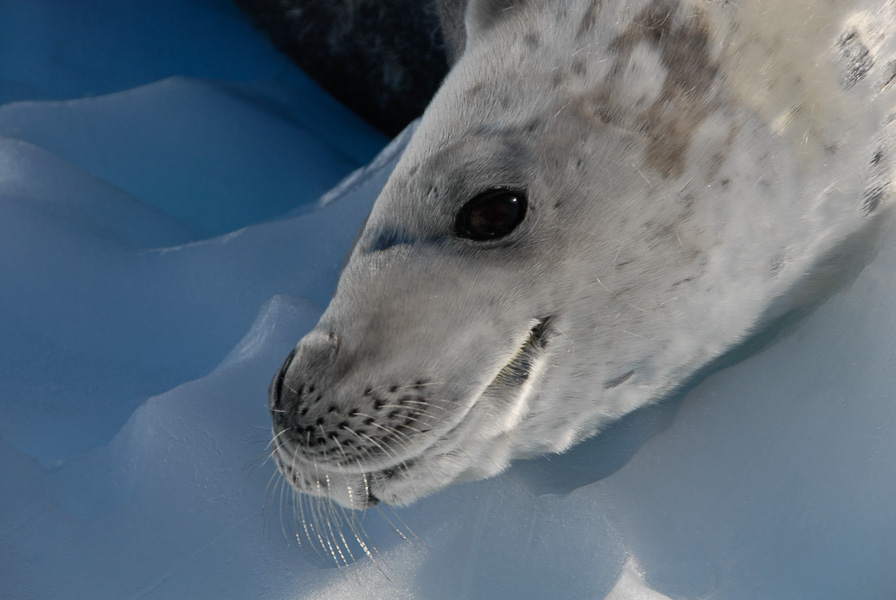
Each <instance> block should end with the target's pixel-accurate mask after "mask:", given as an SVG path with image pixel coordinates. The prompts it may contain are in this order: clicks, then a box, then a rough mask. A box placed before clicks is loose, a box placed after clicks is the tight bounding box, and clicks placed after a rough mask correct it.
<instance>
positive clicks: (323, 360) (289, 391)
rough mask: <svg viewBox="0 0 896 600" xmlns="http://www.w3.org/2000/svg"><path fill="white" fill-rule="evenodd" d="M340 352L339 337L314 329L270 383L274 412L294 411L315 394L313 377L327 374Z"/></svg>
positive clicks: (330, 331) (270, 402)
mask: <svg viewBox="0 0 896 600" xmlns="http://www.w3.org/2000/svg"><path fill="white" fill-rule="evenodd" d="M338 351H339V336H338V334H337V333H336V332H335V331H334V330H329V331H321V330H318V329H315V330H314V331H312V332H311V333H309V334H308V335H306V336H305V337H304V338H302V341H300V342H299V344H298V345H297V346H296V347H295V348H293V349H292V351H291V352H290V353H289V354H288V355H287V357H286V360H284V361H283V364H281V365H280V369H279V370H278V371H277V374H276V375H275V376H274V379H273V380H272V381H271V385H270V387H269V388H268V401H269V407H270V409H271V411H278V412H281V413H282V411H284V410H290V409H292V410H295V409H296V408H298V404H299V402H300V400H301V399H302V398H303V395H304V396H305V399H306V400H307V399H308V394H303V392H313V391H314V389H315V385H314V382H313V381H310V378H311V377H313V374H320V373H326V372H327V369H328V368H329V367H330V366H331V365H332V364H333V361H334V360H335V358H336V354H337V352H338Z"/></svg>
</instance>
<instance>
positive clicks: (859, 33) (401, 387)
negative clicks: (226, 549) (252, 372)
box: [270, 0, 896, 508]
mask: <svg viewBox="0 0 896 600" xmlns="http://www.w3.org/2000/svg"><path fill="white" fill-rule="evenodd" d="M455 4H458V3H455ZM465 19H466V21H465V37H464V39H463V40H461V41H462V43H463V45H464V50H463V53H462V54H461V55H460V57H459V58H458V60H457V62H456V63H455V65H454V67H453V69H452V71H451V73H450V75H449V77H448V78H447V80H446V81H445V83H444V85H443V86H442V88H441V89H440V91H439V92H438V94H437V95H436V97H435V98H434V99H433V101H432V103H431V104H430V106H429V108H428V109H427V111H426V113H425V114H424V116H423V119H422V121H421V122H420V125H419V127H418V129H417V131H416V133H415V135H414V137H413V139H412V140H411V142H410V143H409V145H408V147H407V150H406V151H405V154H404V156H403V157H402V159H401V161H400V163H399V164H398V166H397V167H396V169H395V171H394V173H393V174H392V176H391V178H390V179H389V181H388V183H387V184H386V187H385V188H384V190H383V192H382V194H381V196H380V198H379V199H378V200H377V202H376V205H375V206H374V208H373V211H372V212H371V214H370V217H369V219H368V221H367V223H366V225H365V228H364V230H363V231H362V232H361V234H360V235H359V238H358V240H357V242H356V245H355V247H354V249H353V251H352V254H351V256H350V258H349V260H348V261H347V263H346V266H345V269H344V271H343V273H342V276H341V279H340V282H339V286H338V289H337V291H336V294H335V296H334V298H333V300H332V302H331V304H330V306H329V308H328V309H327V311H326V313H325V314H324V315H323V317H322V318H321V321H320V323H319V324H318V326H317V328H316V329H315V330H314V331H312V332H311V333H310V334H309V335H308V336H307V337H306V338H304V339H303V340H302V341H301V342H300V343H299V345H298V346H297V348H296V350H295V351H294V353H293V354H292V355H290V356H289V357H288V358H287V360H286V361H285V362H284V364H283V367H282V368H281V370H280V372H279V373H278V375H277V377H276V378H275V380H274V382H273V384H272V385H271V393H270V404H271V411H272V415H273V420H274V434H275V440H276V447H277V450H276V453H275V457H276V459H277V462H278V465H279V466H280V468H281V470H282V471H283V472H284V474H285V475H286V477H287V478H288V480H289V481H290V482H291V483H292V485H293V486H294V487H295V488H296V489H298V490H299V491H302V492H306V493H308V494H311V495H317V496H323V497H327V498H330V499H332V500H334V501H336V502H338V503H340V504H342V505H344V506H348V507H352V508H363V507H366V506H369V505H372V504H375V503H377V502H379V501H384V502H389V503H394V504H405V503H408V502H411V501H413V500H414V499H416V498H419V497H420V496H423V495H426V494H429V493H432V492H434V491H436V490H438V489H440V488H442V487H444V486H446V485H448V484H450V483H452V482H455V481H460V480H464V479H472V478H481V477H488V476H491V475H494V474H496V473H498V472H500V471H501V470H503V469H504V468H506V466H507V465H508V463H509V462H510V461H511V460H512V459H513V458H516V457H524V456H532V455H536V454H540V453H544V452H562V451H563V450H565V449H567V448H569V447H570V445H572V444H574V443H575V442H577V441H579V440H581V439H583V438H585V437H588V436H590V435H593V434H594V433H595V432H597V431H599V430H600V429H601V428H602V427H604V426H605V425H606V424H607V423H609V422H611V421H613V420H615V419H618V418H619V417H621V416H623V415H625V414H627V413H629V412H631V411H632V410H635V409H637V408H639V407H641V406H644V405H645V404H648V403H650V402H654V401H657V400H659V399H661V398H663V397H664V396H666V395H668V394H669V393H670V391H672V390H674V389H675V388H676V387H678V386H680V385H681V384H682V382H684V381H686V380H687V379H688V378H689V377H691V376H692V375H693V374H694V373H695V372H696V371H698V370H699V369H700V368H701V367H703V366H705V365H706V364H707V363H709V362H710V361H712V360H713V359H715V358H717V357H718V356H719V355H721V354H722V353H724V352H725V351H727V350H728V349H730V348H731V347H732V346H734V345H735V344H737V343H739V342H740V341H742V340H743V339H745V338H746V337H747V336H749V335H751V334H752V333H754V332H756V331H757V330H758V329H760V328H761V327H762V326H763V325H765V324H767V323H768V322H769V321H770V320H771V319H774V318H776V317H779V316H781V315H783V314H785V313H786V312H788V311H790V310H792V309H794V308H796V307H798V306H801V305H803V304H805V303H806V302H810V301H812V300H813V299H815V298H817V297H818V295H819V294H820V293H821V292H822V291H823V290H825V289H829V288H830V286H831V285H832V284H834V283H836V282H837V281H838V277H839V276H840V275H841V274H842V273H843V270H844V266H845V265H846V264H848V263H849V262H850V260H851V259H852V258H853V257H854V256H855V255H856V254H857V253H858V252H859V248H860V247H861V243H860V242H861V241H863V240H866V239H868V238H869V237H870V236H869V233H870V232H871V231H872V230H873V228H874V227H875V224H876V223H879V222H880V220H881V217H882V216H883V215H884V214H885V213H886V212H887V209H888V208H889V207H890V205H891V204H892V203H893V183H892V178H893V174H894V162H893V152H894V137H896V135H894V131H896V129H894V127H896V126H894V121H896V119H894V116H893V111H894V107H896V101H894V98H896V97H894V91H893V88H894V87H896V85H894V79H896V76H894V73H896V68H894V64H896V62H894V61H896V43H894V41H893V40H896V35H894V34H896V3H894V1H893V0H867V1H861V0H850V1H843V0H795V1H793V2H786V3H785V2H779V1H778V0H471V1H470V3H469V6H467V7H466V12H465ZM495 187H507V188H510V189H525V190H527V193H528V199H529V208H528V212H527V214H526V218H525V220H524V221H523V222H522V223H521V224H520V226H519V227H517V228H516V229H515V230H513V232H512V233H510V234H509V235H507V236H506V237H504V238H501V239H498V240H495V241H485V242H482V241H479V242H476V241H472V240H468V239H461V238H458V237H457V236H455V235H454V231H453V229H452V225H453V223H454V219H455V215H456V214H457V212H458V210H459V209H460V207H461V206H463V204H464V203H465V202H466V201H468V200H469V199H470V198H473V197H474V196H476V195H477V194H479V193H480V192H482V191H484V190H488V189H491V188H495Z"/></svg>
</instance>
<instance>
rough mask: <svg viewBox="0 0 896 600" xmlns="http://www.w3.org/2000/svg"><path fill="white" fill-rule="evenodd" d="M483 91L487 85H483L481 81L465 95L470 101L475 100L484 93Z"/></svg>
mask: <svg viewBox="0 0 896 600" xmlns="http://www.w3.org/2000/svg"><path fill="white" fill-rule="evenodd" d="M483 89H485V84H484V83H482V82H481V81H478V82H476V83H474V84H473V86H472V87H471V88H470V89H468V90H467V91H466V92H464V94H465V95H466V97H467V99H468V100H472V99H473V98H475V97H476V96H478V95H479V94H480V93H482V90H483Z"/></svg>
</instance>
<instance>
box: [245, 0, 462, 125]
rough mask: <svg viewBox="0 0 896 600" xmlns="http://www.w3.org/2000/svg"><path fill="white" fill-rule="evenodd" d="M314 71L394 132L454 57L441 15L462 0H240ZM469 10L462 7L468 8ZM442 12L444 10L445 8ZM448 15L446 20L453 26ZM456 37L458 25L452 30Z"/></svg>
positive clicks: (410, 117) (414, 111) (430, 92)
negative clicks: (446, 39)
mask: <svg viewBox="0 0 896 600" xmlns="http://www.w3.org/2000/svg"><path fill="white" fill-rule="evenodd" d="M234 1H235V3H236V4H237V6H239V7H240V8H241V9H242V10H243V11H244V12H245V13H246V14H248V15H249V17H250V18H251V19H252V21H253V22H254V23H255V25H256V27H258V28H259V29H261V30H262V31H264V32H265V33H266V34H267V35H268V36H269V37H270V38H271V40H272V41H273V42H274V45H275V46H276V47H277V48H278V49H280V50H281V51H282V52H284V53H286V54H287V55H288V56H289V57H290V58H292V60H293V61H295V62H296V63H297V64H298V65H299V66H300V67H301V68H302V69H303V70H304V71H305V72H306V73H307V74H308V75H310V76H311V77H313V78H314V79H315V80H317V81H318V82H319V83H320V84H321V85H322V86H323V87H324V89H326V90H327V91H328V92H329V93H330V94H332V95H333V96H334V97H335V98H336V99H338V100H339V101H340V102H342V103H343V104H345V105H346V106H347V107H348V108H350V109H351V110H352V111H354V112H355V113H356V114H358V115H359V116H360V117H362V118H363V119H364V120H366V121H367V122H368V123H370V124H371V125H373V126H374V127H376V128H377V129H379V130H380V131H382V132H383V133H385V134H387V135H390V136H393V135H395V134H396V133H398V132H399V131H401V130H402V129H403V128H404V127H405V125H407V124H408V123H409V122H410V121H412V120H413V119H415V118H416V117H418V116H419V115H420V114H421V113H422V112H423V109H424V108H426V105H427V104H428V103H429V101H430V99H431V98H432V96H433V94H434V93H435V91H436V89H438V87H439V84H441V82H442V79H443V78H444V77H445V75H446V73H447V72H448V65H449V60H453V58H454V57H453V54H454V53H455V52H456V50H455V49H456V48H457V46H454V48H452V47H450V45H446V44H445V41H444V36H443V35H442V26H441V25H440V16H444V12H445V10H446V8H445V7H446V5H450V6H451V7H452V8H454V9H457V8H461V7H462V6H463V4H464V2H463V0H441V1H439V0H435V1H432V2H428V1H426V0H416V1H408V0H234ZM461 10H462V8H461ZM440 13H442V14H441V15H440ZM453 25H454V23H453V21H447V22H446V28H447V29H451V28H452V27H453ZM447 33H448V37H449V39H451V38H452V37H453V36H454V35H455V33H454V32H453V31H448V32H447Z"/></svg>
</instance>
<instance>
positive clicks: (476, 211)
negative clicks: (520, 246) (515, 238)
mask: <svg viewBox="0 0 896 600" xmlns="http://www.w3.org/2000/svg"><path fill="white" fill-rule="evenodd" d="M526 208H527V201H526V192H525V190H515V189H511V188H493V189H490V190H486V191H484V192H482V193H481V194H478V195H477V196H475V197H474V198H473V199H472V200H470V201H469V202H467V203H466V204H464V205H463V206H462V207H461V209H460V211H458V213H457V217H456V218H455V221H454V234H455V235H456V236H457V237H461V238H466V239H470V240H474V241H477V242H481V241H487V240H496V239H499V238H502V237H504V236H506V235H507V234H509V233H510V232H511V231H513V230H514V229H516V227H517V226H518V225H519V224H520V223H522V222H523V219H524V218H525V217H526Z"/></svg>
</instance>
